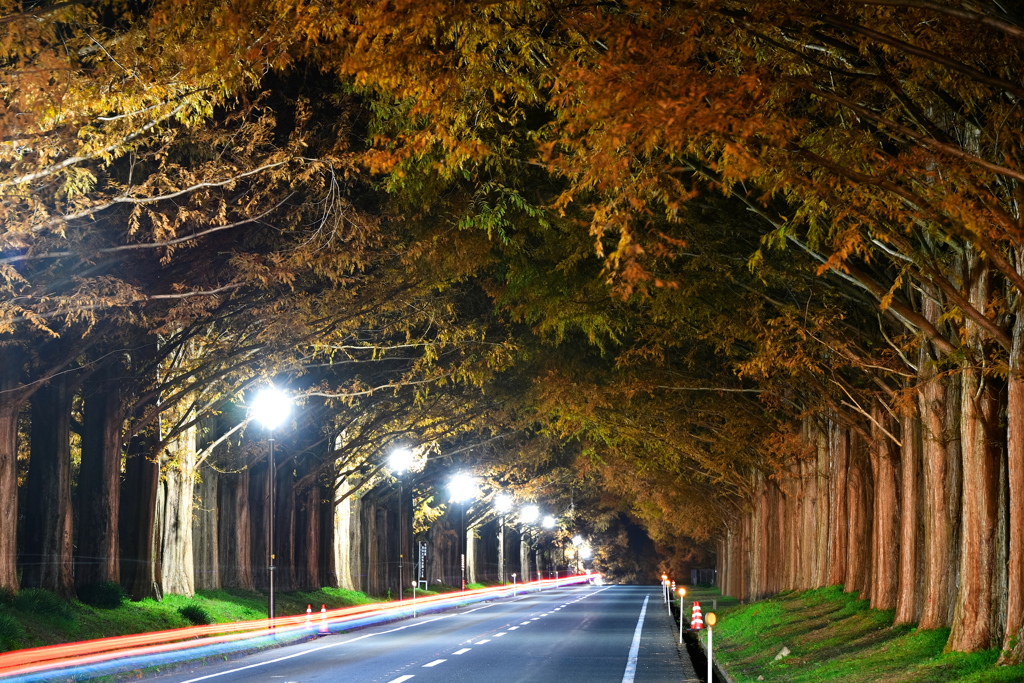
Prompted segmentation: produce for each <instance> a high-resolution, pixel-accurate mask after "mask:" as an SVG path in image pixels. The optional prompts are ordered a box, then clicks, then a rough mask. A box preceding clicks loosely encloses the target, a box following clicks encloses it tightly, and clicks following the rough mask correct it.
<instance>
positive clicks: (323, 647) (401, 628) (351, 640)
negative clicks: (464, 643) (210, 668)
mask: <svg viewBox="0 0 1024 683" xmlns="http://www.w3.org/2000/svg"><path fill="white" fill-rule="evenodd" d="M462 614H464V612H463V613H462ZM454 616H455V615H454V614H446V615H444V616H443V617H434V618H433V619H427V620H426V621H419V622H416V623H414V624H406V625H405V626H399V627H398V628H393V629H389V630H387V631H378V632H377V633H367V634H365V635H361V636H356V637H355V638H349V639H348V640H343V641H341V642H340V643H330V644H329V645H321V646H320V647H312V648H310V649H308V650H303V651H302V652H294V653H292V654H290V655H285V656H284V657H277V658H276V659H268V660H267V661H265V662H257V663H256V664H248V665H246V666H241V667H238V668H237V669H229V670H227V671H220V672H218V673H215V674H207V675H205V676H199V677H198V678H190V679H188V680H187V681H182V682H181V683H197V681H206V680H209V679H211V678H217V677H219V676H226V675H228V674H233V673H238V672H239V671H247V670H249V669H256V668H258V667H261V666H266V665H267V664H276V663H278V662H283V661H285V660H287V659H294V658H296V657H302V656H303V655H308V654H312V653H314V652H320V651H321V650H329V649H331V648H333V647H339V646H341V645H348V644H349V643H354V642H356V641H358V640H366V639H367V638H373V637H374V636H383V635H387V634H388V633H395V632H396V631H404V630H405V629H407V628H412V627H413V626H422V625H424V624H430V623H433V622H435V621H441V620H443V619H451V618H452V617H454ZM396 680H397V679H396ZM402 680H403V681H404V680H408V679H405V678H403V679H402ZM390 683H394V681H391V682H390Z"/></svg>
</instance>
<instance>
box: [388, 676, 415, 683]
mask: <svg viewBox="0 0 1024 683" xmlns="http://www.w3.org/2000/svg"><path fill="white" fill-rule="evenodd" d="M410 678H415V676H413V675H412V674H406V675H404V676H399V677H398V678H396V679H394V680H392V681H388V683H402V681H407V680H409V679H410Z"/></svg>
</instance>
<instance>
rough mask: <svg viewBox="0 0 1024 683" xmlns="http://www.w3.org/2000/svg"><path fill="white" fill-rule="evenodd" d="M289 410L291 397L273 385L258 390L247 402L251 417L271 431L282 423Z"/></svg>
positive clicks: (290, 408) (289, 412)
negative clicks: (249, 401)
mask: <svg viewBox="0 0 1024 683" xmlns="http://www.w3.org/2000/svg"><path fill="white" fill-rule="evenodd" d="M291 410H292V400H291V398H289V397H288V395H287V394H285V393H284V392H283V391H281V390H280V389H278V388H277V387H275V386H269V387H267V388H266V389H263V390H262V391H260V392H259V393H258V394H256V396H255V397H254V398H253V400H252V402H251V403H250V404H249V412H250V414H251V415H252V416H253V418H255V420H256V421H257V422H259V423H260V424H261V425H263V426H264V427H265V428H266V429H269V430H271V431H273V430H275V429H277V428H278V427H280V426H281V425H282V424H284V421H285V420H287V419H288V415H289V414H291Z"/></svg>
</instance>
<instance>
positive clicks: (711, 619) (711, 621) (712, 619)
mask: <svg viewBox="0 0 1024 683" xmlns="http://www.w3.org/2000/svg"><path fill="white" fill-rule="evenodd" d="M704 623H705V624H707V625H708V628H711V627H712V626H714V625H715V624H716V623H718V617H717V616H716V615H715V613H714V612H708V615H707V616H706V617H704Z"/></svg>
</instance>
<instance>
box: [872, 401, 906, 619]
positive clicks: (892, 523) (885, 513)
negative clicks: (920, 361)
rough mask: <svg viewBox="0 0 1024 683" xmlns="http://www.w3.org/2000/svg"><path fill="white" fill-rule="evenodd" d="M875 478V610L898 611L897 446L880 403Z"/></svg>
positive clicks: (877, 406) (874, 421)
mask: <svg viewBox="0 0 1024 683" xmlns="http://www.w3.org/2000/svg"><path fill="white" fill-rule="evenodd" d="M872 417H873V419H872V422H871V434H872V442H873V443H872V444H871V475H872V479H873V480H874V487H873V494H874V495H873V497H872V498H873V502H874V507H873V515H872V517H873V519H872V525H871V546H872V552H871V581H872V586H871V607H873V608H875V609H894V608H895V607H896V589H897V586H898V581H899V557H900V551H899V538H900V537H899V533H900V505H899V493H898V492H899V482H898V477H897V472H898V470H897V465H896V458H895V453H896V444H894V443H893V441H892V439H890V438H889V437H888V436H887V435H886V434H885V433H884V432H883V431H882V430H883V428H884V429H886V430H887V431H888V432H889V433H892V432H893V430H894V429H895V424H894V422H893V421H892V420H890V419H889V417H888V413H887V412H885V411H884V410H883V408H882V406H881V405H880V404H878V403H876V404H875V406H874V408H873V409H872Z"/></svg>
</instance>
